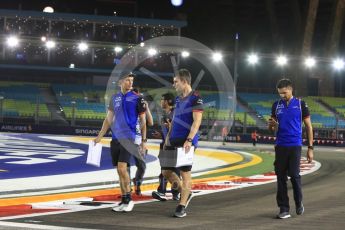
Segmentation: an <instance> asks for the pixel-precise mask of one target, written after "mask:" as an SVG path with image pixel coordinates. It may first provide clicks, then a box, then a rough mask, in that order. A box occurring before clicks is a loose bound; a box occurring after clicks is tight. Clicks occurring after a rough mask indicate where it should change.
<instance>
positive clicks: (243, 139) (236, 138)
mask: <svg viewBox="0 0 345 230" xmlns="http://www.w3.org/2000/svg"><path fill="white" fill-rule="evenodd" d="M201 138H204V140H207V138H206V137H201ZM224 139H225V141H226V142H237V143H250V142H252V139H251V135H249V134H247V135H246V134H242V135H228V136H226V137H225V138H224V137H222V136H221V135H218V136H212V141H223V140H224ZM275 140H276V137H275V136H265V135H263V136H258V138H257V143H258V144H274V143H275ZM303 145H308V141H307V139H303ZM314 145H316V146H317V145H320V146H337V147H341V146H345V140H337V139H321V138H316V139H314Z"/></svg>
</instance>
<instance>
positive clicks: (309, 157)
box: [307, 149, 314, 163]
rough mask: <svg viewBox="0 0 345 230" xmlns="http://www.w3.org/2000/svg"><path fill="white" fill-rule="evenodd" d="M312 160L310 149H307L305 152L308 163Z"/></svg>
mask: <svg viewBox="0 0 345 230" xmlns="http://www.w3.org/2000/svg"><path fill="white" fill-rule="evenodd" d="M313 159H314V152H313V150H312V149H308V151H307V160H308V163H311V162H312V161H313Z"/></svg>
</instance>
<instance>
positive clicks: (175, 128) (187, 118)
mask: <svg viewBox="0 0 345 230" xmlns="http://www.w3.org/2000/svg"><path fill="white" fill-rule="evenodd" d="M202 111H203V101H202V98H201V97H200V95H199V94H198V93H197V92H193V91H192V92H191V93H190V94H189V95H188V96H187V97H184V98H182V97H176V100H175V110H174V116H173V120H172V126H171V133H170V143H174V141H175V140H183V141H185V140H186V139H187V137H188V134H189V132H190V129H191V127H192V124H193V121H194V120H193V112H202ZM192 144H193V145H194V146H197V144H198V135H197V134H196V135H195V136H194V138H193V141H192Z"/></svg>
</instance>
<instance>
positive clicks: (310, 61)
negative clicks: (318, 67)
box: [304, 57, 316, 69]
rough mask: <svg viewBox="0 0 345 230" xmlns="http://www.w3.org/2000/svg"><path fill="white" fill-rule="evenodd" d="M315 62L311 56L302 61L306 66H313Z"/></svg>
mask: <svg viewBox="0 0 345 230" xmlns="http://www.w3.org/2000/svg"><path fill="white" fill-rule="evenodd" d="M315 64H316V61H315V59H314V58H313V57H308V58H306V59H305V61H304V65H305V66H306V67H307V68H309V69H310V68H313V67H314V66H315Z"/></svg>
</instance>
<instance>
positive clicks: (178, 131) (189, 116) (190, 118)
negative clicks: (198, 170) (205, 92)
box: [162, 69, 203, 217]
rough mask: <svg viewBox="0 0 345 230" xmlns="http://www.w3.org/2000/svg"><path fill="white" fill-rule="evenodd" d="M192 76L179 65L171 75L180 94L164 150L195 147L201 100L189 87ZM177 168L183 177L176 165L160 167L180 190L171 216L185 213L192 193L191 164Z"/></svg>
mask: <svg viewBox="0 0 345 230" xmlns="http://www.w3.org/2000/svg"><path fill="white" fill-rule="evenodd" d="M191 80H192V78H191V74H190V72H189V71H188V70H187V69H180V70H179V71H178V73H177V75H176V76H175V77H174V87H175V89H176V92H177V93H178V95H179V96H178V97H177V98H176V100H175V110H174V116H173V119H172V122H171V125H170V128H169V132H168V134H167V138H166V140H165V145H164V148H165V149H166V150H173V149H175V148H177V147H183V148H184V149H185V152H186V153H188V152H189V151H190V149H191V147H192V145H193V146H194V147H195V148H196V147H197V145H198V135H197V132H198V130H199V127H200V124H201V120H202V112H203V101H202V99H201V97H200V95H199V94H198V93H197V92H195V91H193V90H192V87H191ZM179 169H180V175H181V178H182V181H181V180H180V178H179V177H178V176H177V175H176V173H175V172H174V171H175V168H171V167H162V173H163V175H164V177H165V178H166V179H167V180H169V182H170V183H171V184H172V188H174V189H178V190H179V191H180V193H181V199H180V203H179V205H178V206H177V207H176V210H175V213H174V216H175V217H185V216H186V215H187V213H186V207H187V206H188V204H189V202H190V200H191V198H192V195H193V193H192V192H191V187H192V175H191V170H192V166H191V165H188V166H182V167H180V168H179Z"/></svg>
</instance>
